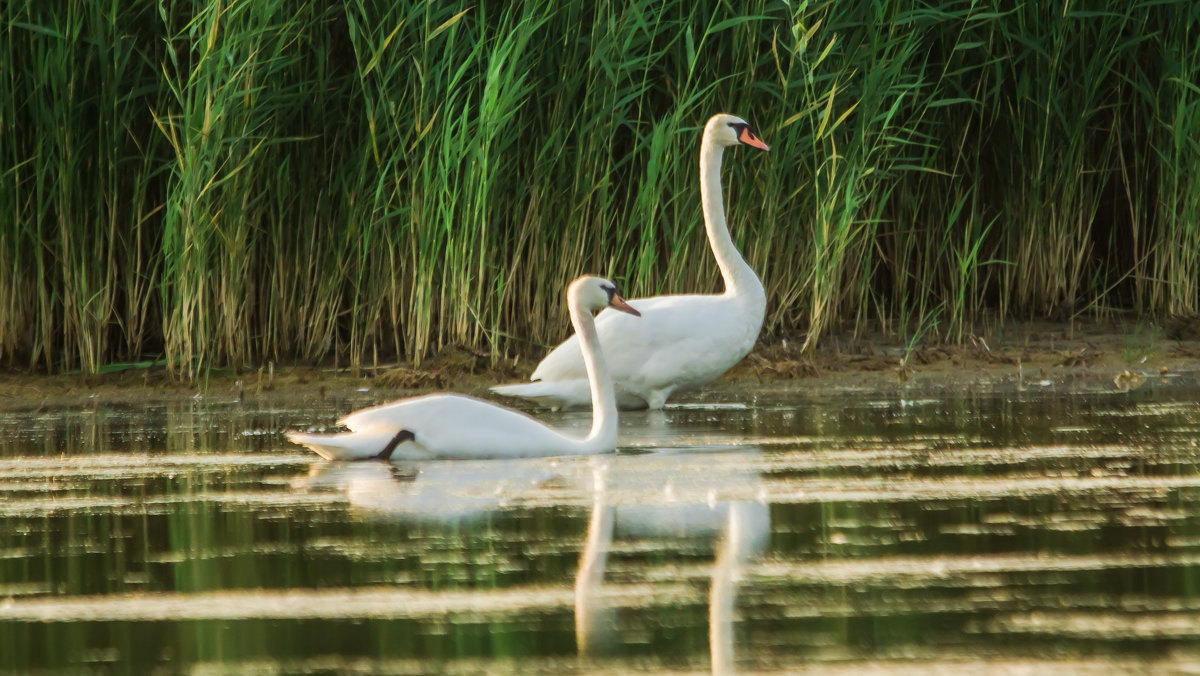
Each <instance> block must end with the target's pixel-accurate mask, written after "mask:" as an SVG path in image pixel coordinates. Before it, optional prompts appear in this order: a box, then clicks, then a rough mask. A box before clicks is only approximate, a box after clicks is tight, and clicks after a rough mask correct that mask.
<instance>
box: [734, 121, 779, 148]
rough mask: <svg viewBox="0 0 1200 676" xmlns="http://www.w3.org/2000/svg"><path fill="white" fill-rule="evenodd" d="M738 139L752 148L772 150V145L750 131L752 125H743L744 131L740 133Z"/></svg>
mask: <svg viewBox="0 0 1200 676" xmlns="http://www.w3.org/2000/svg"><path fill="white" fill-rule="evenodd" d="M738 140H739V141H741V142H742V143H744V144H745V145H748V146H750V147H752V148H758V149H759V150H765V151H767V152H771V147H770V146H768V145H767V144H765V143H763V142H762V139H760V138H759V137H757V136H755V135H754V132H752V131H750V127H742V131H741V132H739V133H738Z"/></svg>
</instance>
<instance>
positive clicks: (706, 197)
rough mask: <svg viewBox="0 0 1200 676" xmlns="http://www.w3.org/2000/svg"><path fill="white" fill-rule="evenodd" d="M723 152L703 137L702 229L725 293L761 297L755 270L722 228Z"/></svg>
mask: <svg viewBox="0 0 1200 676" xmlns="http://www.w3.org/2000/svg"><path fill="white" fill-rule="evenodd" d="M723 152H724V148H723V147H722V146H720V145H718V144H716V143H714V142H712V140H711V139H710V138H709V135H708V134H705V135H704V140H703V141H701V143H700V203H701V205H702V206H703V209H704V229H705V230H706V231H707V232H708V244H709V246H711V247H712V250H713V255H714V256H716V258H717V265H718V266H719V267H720V268H721V277H722V278H723V279H724V280H725V293H726V294H728V295H731V296H747V295H754V296H763V297H764V301H765V294H764V292H763V286H762V282H760V281H758V276H757V275H755V274H754V270H752V269H751V268H750V266H749V265H747V264H746V261H745V259H743V258H742V254H741V252H739V251H738V249H737V246H736V245H734V243H733V238H732V237H730V236H729V226H728V225H726V224H725V203H724V200H723V199H722V198H721V155H722V153H723Z"/></svg>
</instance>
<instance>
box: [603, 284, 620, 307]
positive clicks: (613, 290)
mask: <svg viewBox="0 0 1200 676" xmlns="http://www.w3.org/2000/svg"><path fill="white" fill-rule="evenodd" d="M600 288H601V289H604V293H607V294H608V302H610V303H611V302H612V299H613V296H616V295H617V287H616V286H612V285H609V286H602V287H600Z"/></svg>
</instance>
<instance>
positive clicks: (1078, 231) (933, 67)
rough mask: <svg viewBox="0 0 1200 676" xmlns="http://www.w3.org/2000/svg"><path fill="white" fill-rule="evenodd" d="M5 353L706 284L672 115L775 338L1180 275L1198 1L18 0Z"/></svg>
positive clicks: (150, 344)
mask: <svg viewBox="0 0 1200 676" xmlns="http://www.w3.org/2000/svg"><path fill="white" fill-rule="evenodd" d="M0 27H2V29H3V31H4V40H3V41H2V45H0V55H2V56H0V82H2V84H3V86H2V87H0V360H2V362H0V363H3V364H5V365H6V366H7V367H9V368H17V369H33V370H41V371H51V372H58V371H71V370H81V371H84V372H97V371H101V370H104V369H105V368H109V367H111V366H112V365H114V364H121V363H128V362H133V361H139V360H145V359H151V360H164V361H165V363H167V364H168V365H169V366H170V368H171V370H172V372H173V373H175V374H177V375H178V376H180V377H183V378H194V377H196V374H197V373H199V372H200V371H202V370H203V369H205V368H208V367H213V366H230V367H239V368H240V367H252V366H255V365H262V364H265V363H267V362H270V361H275V362H293V361H297V362H306V363H312V362H332V363H337V364H339V365H346V366H351V367H354V368H359V367H363V366H369V365H374V364H379V363H381V362H389V363H390V362H396V361H402V362H411V363H417V362H419V361H420V360H421V359H422V358H424V357H426V356H428V355H430V354H431V353H433V352H436V351H437V350H438V349H440V348H441V347H443V346H446V345H449V344H457V345H464V346H467V347H470V348H474V349H479V350H486V351H488V352H490V353H491V354H492V355H493V356H495V357H497V358H499V357H501V356H506V355H511V354H515V353H521V354H529V355H537V354H540V353H541V351H542V349H543V348H544V346H546V345H548V344H551V343H553V342H555V341H557V340H559V339H561V338H562V337H563V336H564V335H565V333H566V332H567V330H568V329H569V325H568V322H567V320H566V312H565V308H564V306H563V299H562V289H563V287H564V285H565V284H566V282H567V281H568V280H570V279H571V278H573V277H575V276H577V275H578V274H581V273H584V272H595V273H602V274H607V275H610V276H613V277H615V278H616V279H618V280H619V281H621V282H622V284H623V286H624V287H625V289H626V291H627V292H628V293H629V294H630V295H641V294H647V293H668V292H676V291H695V290H699V291H716V290H718V289H719V284H720V282H719V275H718V273H717V270H716V265H715V263H714V261H713V260H712V259H711V255H710V253H709V252H708V247H707V243H706V241H705V239H704V236H703V228H702V224H701V217H700V208H699V186H698V179H697V167H696V165H697V160H696V156H697V150H698V145H699V131H700V129H701V127H702V125H703V124H704V122H705V120H706V119H707V118H708V117H709V115H711V114H712V113H714V112H718V111H727V112H734V113H739V114H742V115H744V116H745V117H746V118H747V119H749V120H750V121H751V122H752V123H753V124H755V125H756V126H757V127H758V128H759V130H760V132H761V133H762V135H763V137H764V138H765V139H766V140H767V141H768V143H770V144H771V146H772V152H771V154H770V155H759V154H757V153H749V152H744V151H739V150H737V149H735V150H733V151H731V152H730V153H729V154H728V156H727V159H726V162H725V169H724V175H725V185H726V204H727V210H728V217H729V224H730V229H731V230H732V232H733V235H734V238H735V240H736V241H737V242H738V243H739V245H740V246H741V247H742V250H743V252H744V253H745V255H746V256H747V258H748V259H749V260H750V262H751V264H752V265H753V266H754V267H755V269H756V270H758V271H759V272H760V275H761V277H762V278H763V280H764V283H765V285H766V287H767V291H768V295H769V310H768V317H767V326H766V334H767V335H768V336H777V337H778V336H785V337H794V338H799V339H801V340H803V342H804V344H805V345H806V346H808V347H809V348H812V347H814V346H815V345H816V344H817V343H818V341H819V340H821V339H822V337H824V336H826V335H828V334H829V333H830V332H831V331H838V330H862V329H866V328H868V327H873V326H879V327H883V328H884V329H885V330H889V331H894V332H895V333H896V334H897V335H898V336H899V337H900V338H901V339H903V340H908V339H910V338H912V337H914V336H918V335H927V336H937V337H940V338H942V339H949V340H958V339H962V337H963V336H964V335H965V334H966V333H969V332H971V331H974V330H975V328H974V327H975V326H976V324H977V323H978V322H979V321H980V319H981V317H983V316H984V315H985V314H986V313H999V314H1000V315H1001V316H1003V317H1006V318H1018V319H1025V318H1034V317H1053V318H1063V319H1068V318H1074V317H1077V316H1080V315H1090V316H1103V315H1106V314H1111V313H1117V312H1134V313H1137V316H1138V317H1146V318H1153V317H1163V316H1167V315H1189V314H1194V313H1196V312H1197V310H1198V307H1197V306H1198V303H1200V281H1198V276H1197V273H1198V271H1200V183H1198V182H1200V147H1198V146H1197V142H1198V139H1200V87H1198V84H1200V46H1198V45H1200V39H1198V38H1200V35H1198V34H1197V33H1198V32H1200V16H1198V10H1197V9H1196V8H1195V5H1194V3H1190V2H1170V1H1159V0H1154V1H1147V2H1116V1H1115V0H1112V1H1109V2H1098V3H1097V2H1090V3H1080V2H1070V1H1067V2H1063V3H1054V4H1046V3H1024V4H1018V5H1017V6H1013V5H1012V3H1002V2H999V0H992V1H990V2H987V1H977V2H973V1H970V0H961V1H955V2H950V1H946V2H941V3H918V2H912V1H911V0H897V1H895V2H888V3H882V2H879V3H846V2H841V3H839V2H833V1H830V0H823V1H816V0H814V1H810V2H791V3H784V2H750V3H742V4H736V6H735V5H731V4H729V3H721V2H716V1H713V0H707V1H700V2H665V3H663V2H649V1H648V0H647V1H639V0H633V1H631V2H620V3H616V2H604V1H601V2H595V3H580V2H566V3H540V2H532V1H520V0H519V1H516V2H506V3H499V2H481V3H477V4H466V3H425V2H405V1H400V2H395V1H393V0H386V1H384V0H347V1H346V2H344V3H300V2H284V1H282V0H253V1H251V0H208V1H207V2H204V1H202V2H196V3H168V4H167V5H164V6H162V7H157V6H154V5H153V4H147V3H119V2H100V1H99V0H95V1H89V0H63V2H58V3H42V2H34V1H33V0H17V1H15V2H8V3H4V4H3V5H2V6H0Z"/></svg>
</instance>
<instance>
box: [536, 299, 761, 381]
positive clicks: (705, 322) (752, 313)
mask: <svg viewBox="0 0 1200 676" xmlns="http://www.w3.org/2000/svg"><path fill="white" fill-rule="evenodd" d="M629 303H630V305H632V306H634V307H635V308H637V309H638V310H639V311H640V312H641V313H642V317H641V318H640V319H637V320H635V321H629V320H630V319H633V318H632V317H630V316H629V315H625V314H622V313H619V312H609V311H607V310H606V311H604V312H601V313H600V315H599V316H597V317H596V332H597V334H599V336H600V345H601V346H602V348H603V349H604V352H605V355H607V359H608V366H609V371H610V373H611V374H612V377H613V380H614V381H615V382H616V384H617V388H618V389H619V390H629V391H631V392H638V391H639V390H643V389H647V388H649V389H659V388H662V387H665V386H670V385H674V386H677V387H688V386H691V385H697V384H701V383H704V382H709V381H711V380H714V379H716V378H717V377H719V376H720V375H721V374H722V373H724V372H725V371H727V370H729V368H730V367H732V366H733V365H734V364H736V363H737V362H738V361H739V360H741V359H742V357H744V356H746V354H747V353H749V352H750V350H751V348H753V347H754V342H755V341H756V340H757V339H758V329H759V327H760V326H762V318H763V314H764V311H765V308H766V297H765V295H764V296H763V297H762V298H761V300H756V299H753V298H751V299H747V298H744V297H736V296H730V295H726V294H679V295H670V296H655V297H652V298H638V299H634V300H631V301H629ZM584 377H586V372H585V371H584V366H583V355H582V353H581V352H580V348H579V337H578V336H575V335H572V336H571V337H570V338H568V339H567V340H566V341H564V342H563V343H561V344H560V345H559V346H558V347H556V348H554V350H552V351H551V352H550V354H548V355H546V358H545V359H543V360H542V362H541V363H540V364H538V367H537V369H536V370H534V372H533V374H532V376H530V378H531V379H532V380H542V381H546V382H551V381H559V380H571V379H579V378H584Z"/></svg>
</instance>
